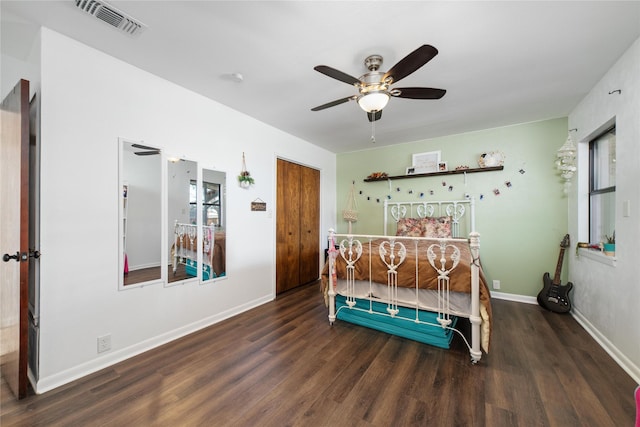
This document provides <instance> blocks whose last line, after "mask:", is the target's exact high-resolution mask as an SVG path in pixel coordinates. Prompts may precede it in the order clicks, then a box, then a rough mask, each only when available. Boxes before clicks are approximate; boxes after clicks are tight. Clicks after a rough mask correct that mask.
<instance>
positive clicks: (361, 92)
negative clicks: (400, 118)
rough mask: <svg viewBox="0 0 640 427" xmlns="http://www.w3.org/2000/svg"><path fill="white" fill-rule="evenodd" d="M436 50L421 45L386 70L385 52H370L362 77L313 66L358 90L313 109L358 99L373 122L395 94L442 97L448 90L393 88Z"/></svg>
mask: <svg viewBox="0 0 640 427" xmlns="http://www.w3.org/2000/svg"><path fill="white" fill-rule="evenodd" d="M437 54H438V49H436V48H435V47H433V46H431V45H428V44H425V45H422V46H420V47H419V48H417V49H416V50H414V51H413V52H411V53H410V54H409V55H407V56H405V57H404V58H403V59H402V60H400V62H398V63H397V64H396V65H394V66H393V67H391V69H390V70H389V71H387V72H386V73H384V72H382V71H379V68H380V66H381V65H382V56H380V55H370V56H368V57H367V58H366V59H365V60H364V65H365V66H366V67H367V69H368V70H369V72H368V73H366V74H364V75H362V76H360V78H359V79H357V78H355V77H353V76H350V75H349V74H346V73H343V72H342V71H339V70H336V69H335V68H331V67H329V66H327V65H318V66H316V67H314V68H313V69H314V70H316V71H318V72H320V73H322V74H324V75H327V76H329V77H331V78H334V79H336V80H340V81H341V82H344V83H347V84H350V85H353V86H355V87H356V89H357V90H358V94H357V95H352V96H347V97H345V98H342V99H337V100H335V101H331V102H328V103H326V104H322V105H319V106H317V107H315V108H312V109H311V111H320V110H324V109H325V108H329V107H335V106H336V105H340V104H344V103H345V102H349V101H354V100H355V101H358V105H360V108H362V109H363V110H364V111H365V112H366V113H367V117H368V118H369V121H370V122H373V121H376V120H380V118H381V117H382V109H383V108H384V107H385V106H386V105H387V102H389V99H390V98H391V97H392V96H393V97H396V98H411V99H440V98H442V97H443V96H444V94H445V93H446V92H447V91H446V90H444V89H434V88H430V87H404V88H391V85H392V84H394V83H397V82H399V81H400V80H401V79H403V78H405V77H407V76H408V75H409V74H411V73H413V72H414V71H416V70H417V69H419V68H420V67H422V66H423V65H424V64H426V63H427V62H429V61H431V60H432V59H433V58H434V57H435V56H436V55H437Z"/></svg>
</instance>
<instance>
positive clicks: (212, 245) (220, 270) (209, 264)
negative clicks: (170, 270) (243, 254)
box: [191, 169, 227, 282]
mask: <svg viewBox="0 0 640 427" xmlns="http://www.w3.org/2000/svg"><path fill="white" fill-rule="evenodd" d="M226 181H227V174H226V173H225V172H220V171H215V170H211V169H203V170H202V180H201V186H200V189H201V192H200V194H201V196H200V198H201V203H200V204H197V203H196V200H197V199H192V200H191V202H192V206H193V208H194V210H198V211H199V212H200V224H202V242H203V245H202V246H201V254H200V258H201V259H202V278H201V279H202V281H203V282H206V281H209V280H214V279H220V278H223V277H226V275H227V270H226V267H227V262H226V244H227V233H226V221H227V218H226V197H225V195H226ZM192 186H193V187H194V189H195V187H196V183H195V182H194V183H192ZM194 192H195V191H194ZM196 205H199V206H200V207H199V208H198V207H197V206H196Z"/></svg>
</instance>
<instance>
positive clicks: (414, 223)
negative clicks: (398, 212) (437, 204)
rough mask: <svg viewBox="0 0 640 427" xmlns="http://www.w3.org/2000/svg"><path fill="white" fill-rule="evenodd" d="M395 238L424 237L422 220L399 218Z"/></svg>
mask: <svg viewBox="0 0 640 427" xmlns="http://www.w3.org/2000/svg"><path fill="white" fill-rule="evenodd" d="M396 236H406V237H422V236H424V226H423V224H422V218H400V219H399V220H398V228H397V230H396Z"/></svg>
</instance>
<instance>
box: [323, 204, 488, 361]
mask: <svg viewBox="0 0 640 427" xmlns="http://www.w3.org/2000/svg"><path fill="white" fill-rule="evenodd" d="M467 210H469V215H467V216H466V217H467V218H468V223H469V230H470V232H469V239H468V243H469V247H470V252H471V257H472V263H471V268H470V271H471V274H470V276H471V277H470V282H471V284H470V286H471V292H470V299H471V302H470V310H469V311H470V312H469V313H467V314H466V316H465V317H468V318H469V321H470V323H471V344H469V342H468V340H467V339H466V337H465V336H464V334H463V333H462V332H460V331H459V330H458V329H456V328H455V327H452V326H450V325H451V315H452V312H453V310H452V308H451V299H450V296H451V295H450V290H449V274H450V273H451V271H453V270H454V269H455V268H456V266H457V265H458V263H459V260H460V259H459V256H460V251H459V249H458V248H457V247H455V246H453V245H451V244H450V243H451V242H452V241H466V239H461V238H460V237H459V236H458V233H459V230H460V220H461V219H462V218H463V217H465V213H467ZM388 213H389V214H390V215H391V217H392V218H393V220H395V222H396V223H397V222H398V221H399V220H400V218H410V217H411V215H414V214H416V215H417V216H418V217H420V218H425V217H437V216H444V215H446V216H450V217H451V220H452V236H454V237H453V238H449V239H440V238H439V239H433V238H431V239H429V238H422V237H396V236H388V233H387V224H388V222H389V217H388ZM407 215H409V216H407ZM479 237H480V235H479V234H478V233H477V232H476V231H475V209H474V201H473V199H469V200H459V201H430V202H427V201H425V202H388V201H386V200H385V203H384V236H377V235H356V234H337V233H335V232H334V231H333V230H330V231H329V252H330V256H329V289H328V291H327V295H328V298H329V323H330V324H331V325H333V323H334V322H335V320H336V316H337V314H338V312H339V311H340V310H343V309H348V310H360V311H366V312H367V313H369V315H378V316H388V317H393V318H399V319H404V320H407V321H411V322H414V323H417V324H427V325H431V326H439V327H442V328H446V329H451V330H453V331H455V332H456V333H458V334H459V335H460V336H461V337H462V338H463V340H464V342H465V344H466V345H467V347H468V348H469V354H470V356H471V362H472V363H474V364H475V363H477V362H478V361H479V360H480V359H481V357H482V351H481V341H480V340H481V331H480V325H481V323H482V317H481V315H480V285H479V283H480V279H479V277H480V265H479V256H480V239H479ZM374 239H384V241H383V242H382V243H381V244H380V245H379V256H380V257H381V259H382V261H383V262H384V263H385V264H386V266H387V268H388V270H387V284H386V286H387V297H386V299H382V300H381V299H379V298H376V299H373V292H372V291H370V292H369V293H368V295H369V297H368V298H366V299H367V300H368V301H369V309H368V310H363V309H361V308H358V307H356V302H355V299H356V297H355V287H356V283H355V282H356V280H355V279H354V270H355V264H356V263H357V262H358V261H360V258H361V256H362V245H363V241H364V242H365V244H369V245H371V241H372V240H374ZM420 240H428V241H430V242H432V244H431V245H430V246H429V248H428V250H427V254H426V261H428V262H429V264H430V265H431V267H432V268H433V269H435V270H436V272H437V273H438V279H437V281H438V287H437V291H427V292H437V301H438V303H437V308H436V307H434V308H433V310H432V309H431V308H430V309H429V310H428V311H433V312H434V313H436V314H437V322H438V323H437V324H434V323H430V322H424V321H422V320H420V319H419V318H418V313H419V310H423V309H424V308H422V307H420V306H419V298H418V293H419V292H420V291H421V290H420V289H418V278H417V277H416V281H415V283H416V287H415V292H416V300H415V304H407V303H406V302H405V301H402V302H401V301H398V297H397V295H398V286H397V268H398V266H399V265H400V264H402V262H403V261H404V260H405V257H406V246H405V245H408V244H411V243H415V245H416V248H417V244H418V241H420ZM366 242H368V243H366ZM336 243H337V246H338V249H335V248H336ZM447 248H449V252H450V254H449V258H448V260H447V255H446V251H447ZM451 248H453V250H451ZM370 249H371V248H370ZM368 253H369V257H371V256H374V255H373V254H372V253H371V250H369V252H368ZM416 254H417V251H416ZM337 256H341V257H342V258H343V260H344V261H345V262H346V271H347V277H346V279H345V280H346V288H347V291H346V295H345V298H346V301H345V302H346V305H343V306H341V307H340V308H339V309H338V310H337V311H336V301H335V297H336V281H337V279H336V277H335V275H334V274H332V273H333V272H334V271H335V270H334V265H333V264H334V260H335V258H336V257H337ZM419 258H420V257H419V256H418V255H416V265H417V263H418V262H419ZM360 262H369V265H370V262H371V260H370V259H369V260H362V261H360ZM423 262H424V260H423ZM447 262H449V268H447V267H446V264H447ZM438 263H439V265H438ZM417 274H418V267H417V266H416V276H417ZM369 286H370V287H371V286H372V281H371V278H369ZM423 291H424V290H423ZM361 299H362V298H361ZM374 301H375V302H384V303H386V304H387V309H386V313H379V312H375V311H373V309H372V305H373V302H374ZM399 305H400V306H403V307H408V308H411V309H415V317H413V318H405V317H399V316H398V306H399ZM456 315H459V314H456Z"/></svg>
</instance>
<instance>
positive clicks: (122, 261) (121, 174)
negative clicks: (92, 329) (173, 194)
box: [117, 137, 166, 290]
mask: <svg viewBox="0 0 640 427" xmlns="http://www.w3.org/2000/svg"><path fill="white" fill-rule="evenodd" d="M125 144H140V145H145V146H150V145H149V144H148V143H145V142H144V141H136V140H132V139H128V138H122V137H118V193H117V194H118V234H117V235H118V290H129V289H136V288H141V287H144V286H150V285H156V284H159V283H163V281H164V278H163V272H162V270H163V269H162V264H163V262H162V260H163V259H164V258H163V250H164V249H163V248H164V243H163V239H164V236H163V235H164V233H162V227H163V224H164V221H165V219H164V218H163V216H162V211H163V210H164V209H163V206H164V200H163V199H164V194H165V193H166V191H165V188H164V180H163V176H165V175H166V172H165V168H164V163H165V162H164V161H163V158H164V155H163V150H162V148H160V147H158V146H156V145H153V148H157V149H158V150H159V151H160V153H158V156H159V158H160V171H159V176H158V183H159V187H160V210H161V212H160V230H159V232H160V245H162V246H161V247H160V260H159V262H160V276H159V277H158V278H157V279H152V280H147V281H143V282H137V283H130V284H128V285H125V284H124V274H125V273H124V271H125V257H124V253H125V247H124V244H125V242H124V227H125V225H124V221H125V217H124V209H123V188H124V185H125V184H126V183H128V181H127V180H125V179H124V152H125V149H124V146H125ZM126 220H127V221H129V218H128V217H127V218H126ZM128 226H129V225H128V224H127V228H128Z"/></svg>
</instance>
